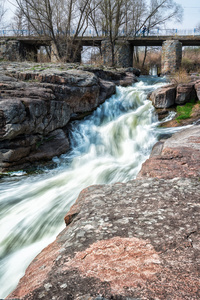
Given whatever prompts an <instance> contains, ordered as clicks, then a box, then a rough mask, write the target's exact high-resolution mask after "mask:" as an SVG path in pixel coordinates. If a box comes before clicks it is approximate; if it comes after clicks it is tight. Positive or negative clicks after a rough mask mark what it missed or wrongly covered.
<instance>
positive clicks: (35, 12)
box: [16, 0, 91, 61]
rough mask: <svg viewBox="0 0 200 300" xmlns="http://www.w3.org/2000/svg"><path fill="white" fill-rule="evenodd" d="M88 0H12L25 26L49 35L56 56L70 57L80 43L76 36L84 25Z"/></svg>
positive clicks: (68, 59)
mask: <svg viewBox="0 0 200 300" xmlns="http://www.w3.org/2000/svg"><path fill="white" fill-rule="evenodd" d="M90 2H91V0H16V3H17V5H18V8H19V10H20V11H21V12H22V13H23V16H24V18H25V19H26V22H27V27H28V29H30V31H32V32H33V33H34V34H37V35H46V36H49V37H51V39H52V41H53V42H54V45H55V47H56V54H57V56H58V58H59V59H61V58H62V59H65V60H66V61H73V60H74V59H75V58H76V55H77V52H78V51H79V50H80V44H79V43H78V42H77V39H76V38H77V37H78V36H80V35H83V34H84V32H85V30H86V28H87V26H88V14H89V10H90Z"/></svg>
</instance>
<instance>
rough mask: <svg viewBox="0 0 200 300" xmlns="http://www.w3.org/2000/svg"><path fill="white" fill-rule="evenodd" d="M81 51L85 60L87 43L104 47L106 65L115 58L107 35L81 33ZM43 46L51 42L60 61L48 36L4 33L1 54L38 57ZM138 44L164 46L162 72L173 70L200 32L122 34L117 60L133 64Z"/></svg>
mask: <svg viewBox="0 0 200 300" xmlns="http://www.w3.org/2000/svg"><path fill="white" fill-rule="evenodd" d="M76 42H77V45H79V48H78V55H77V57H76V61H77V62H80V61H81V51H82V47H83V46H90V47H100V46H101V49H102V54H103V60H104V64H105V65H109V64H110V62H111V45H110V42H109V40H108V39H106V37H105V36H101V37H97V36H96V37H91V36H84V37H77V38H76ZM41 46H51V60H52V62H56V61H57V55H56V50H55V45H54V44H53V42H52V40H51V38H49V37H45V36H38V37H36V36H18V37H16V36H7V37H6V36H3V37H0V57H2V58H4V59H7V60H11V61H14V60H32V61H36V60H37V51H38V49H39V48H40V47H41ZM135 46H161V47H162V67H161V72H162V73H168V72H172V71H173V70H176V69H178V68H179V67H180V65H181V59H182V46H200V35H191V36H185V35H184V36H178V35H173V36H144V37H143V36H138V37H124V36H120V37H118V39H117V40H116V42H115V52H116V64H117V65H118V66H121V67H132V66H133V49H134V47H135Z"/></svg>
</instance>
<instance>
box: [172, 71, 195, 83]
mask: <svg viewBox="0 0 200 300" xmlns="http://www.w3.org/2000/svg"><path fill="white" fill-rule="evenodd" d="M170 80H171V81H172V82H173V83H175V84H180V83H189V82H190V81H191V77H190V75H189V74H188V73H187V71H186V70H185V69H183V68H181V69H179V70H178V71H176V72H175V73H173V74H172V75H171V76H170Z"/></svg>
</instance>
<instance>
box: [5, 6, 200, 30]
mask: <svg viewBox="0 0 200 300" xmlns="http://www.w3.org/2000/svg"><path fill="white" fill-rule="evenodd" d="M175 1H176V2H177V3H179V4H181V5H182V7H183V9H184V16H183V22H182V23H181V24H179V23H175V24H171V27H172V28H178V29H193V28H195V27H196V25H197V24H198V23H200V0H175ZM9 2H13V3H15V0H6V6H7V7H8V12H7V17H6V19H7V20H8V21H9V20H11V19H12V16H13V12H14V11H15V8H14V6H12V5H11V4H9ZM168 26H169V27H170V25H168Z"/></svg>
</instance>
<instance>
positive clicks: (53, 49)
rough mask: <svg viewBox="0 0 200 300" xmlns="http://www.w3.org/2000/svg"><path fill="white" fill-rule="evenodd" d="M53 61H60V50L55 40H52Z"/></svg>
mask: <svg viewBox="0 0 200 300" xmlns="http://www.w3.org/2000/svg"><path fill="white" fill-rule="evenodd" d="M51 62H52V63H56V62H59V55H58V50H57V47H56V45H55V43H54V42H51Z"/></svg>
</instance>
